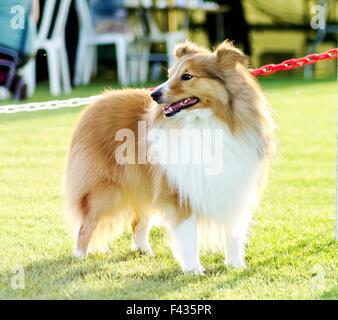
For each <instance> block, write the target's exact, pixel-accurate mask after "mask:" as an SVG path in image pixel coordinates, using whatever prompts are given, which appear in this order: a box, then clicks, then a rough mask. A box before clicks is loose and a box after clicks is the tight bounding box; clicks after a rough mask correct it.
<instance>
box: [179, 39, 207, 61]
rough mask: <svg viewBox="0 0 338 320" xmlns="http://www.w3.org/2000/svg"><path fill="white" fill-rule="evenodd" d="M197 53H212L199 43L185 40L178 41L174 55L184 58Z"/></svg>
mask: <svg viewBox="0 0 338 320" xmlns="http://www.w3.org/2000/svg"><path fill="white" fill-rule="evenodd" d="M195 53H210V51H209V50H208V49H205V48H202V47H200V46H198V45H197V44H195V43H193V42H191V41H189V40H186V41H185V42H181V43H177V44H176V45H175V48H174V56H175V57H176V59H179V58H182V57H183V56H185V55H188V54H195Z"/></svg>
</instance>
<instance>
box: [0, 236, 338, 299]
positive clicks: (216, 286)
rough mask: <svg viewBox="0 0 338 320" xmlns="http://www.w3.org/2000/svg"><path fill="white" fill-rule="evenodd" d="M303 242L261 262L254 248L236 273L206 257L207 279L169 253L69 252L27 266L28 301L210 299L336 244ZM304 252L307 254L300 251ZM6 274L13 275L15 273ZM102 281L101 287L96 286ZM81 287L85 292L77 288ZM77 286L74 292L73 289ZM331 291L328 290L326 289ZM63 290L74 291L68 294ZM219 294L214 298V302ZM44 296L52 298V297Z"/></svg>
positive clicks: (215, 258)
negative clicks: (38, 295) (82, 255)
mask: <svg viewBox="0 0 338 320" xmlns="http://www.w3.org/2000/svg"><path fill="white" fill-rule="evenodd" d="M313 241H314V242H312V241H309V240H308V239H307V240H300V241H297V242H296V243H293V244H292V245H291V246H288V247H285V248H283V249H280V250H279V251H278V250H277V251H274V252H273V254H272V255H271V256H267V257H266V256H265V257H262V258H261V259H256V257H254V255H256V253H255V252H251V250H249V255H248V268H247V269H244V270H236V271H234V270H231V269H229V268H227V267H226V266H224V265H223V256H222V255H216V254H211V255H205V256H203V257H202V263H203V264H204V265H205V267H206V269H207V271H206V274H205V276H198V275H184V274H183V273H182V272H181V271H180V268H179V267H178V265H177V264H176V263H175V262H174V259H173V257H172V256H171V255H170V254H169V252H167V251H166V250H164V251H162V252H160V253H159V255H158V257H148V256H145V255H142V254H140V253H138V252H133V251H131V250H128V249H124V250H121V251H119V253H115V254H114V253H113V254H111V253H106V254H94V255H92V256H89V257H88V258H87V259H85V260H78V259H76V258H74V257H72V256H70V255H67V254H64V255H62V256H59V257H57V258H55V259H42V260H39V261H35V262H33V263H31V264H28V265H26V266H24V269H25V277H26V279H27V284H28V287H29V288H31V289H32V290H27V292H26V293H23V294H24V296H23V298H27V297H29V298H35V296H34V294H31V293H30V292H35V290H34V289H35V288H38V289H37V291H38V292H39V291H40V292H41V291H45V290H44V287H46V286H48V288H49V290H50V292H51V291H55V292H60V293H59V295H58V297H59V298H61V299H62V298H71V299H77V298H89V299H95V298H103V299H166V298H173V297H177V298H184V297H185V296H186V295H187V294H188V292H189V288H190V287H191V286H200V288H201V289H198V290H196V289H194V291H195V290H196V291H197V292H198V294H197V295H194V296H193V297H192V296H189V297H190V298H194V299H207V298H209V296H208V295H210V293H212V292H214V291H216V290H220V289H224V288H236V287H237V286H240V285H241V284H242V283H243V282H245V281H247V280H248V279H250V278H251V277H254V276H255V274H257V273H263V274H264V271H263V269H264V268H266V267H267V266H271V267H272V268H277V269H278V268H281V267H283V266H285V265H288V264H289V263H290V261H289V260H288V259H285V257H286V256H288V255H293V254H295V253H299V252H300V251H301V252H303V254H304V255H303V256H302V258H306V256H313V255H315V254H316V253H317V252H318V251H319V250H323V249H324V247H325V248H326V249H327V250H328V247H330V246H331V245H335V244H334V241H332V243H327V242H326V243H321V242H315V241H316V240H315V239H313ZM300 249H301V250H300ZM0 276H6V277H8V279H9V277H10V273H7V274H3V275H0ZM96 283H99V285H96ZM79 284H80V288H79V289H76V287H77V286H78V285H79ZM69 288H71V289H69ZM326 290H327V289H326ZM62 292H68V293H69V292H70V293H69V294H68V295H65V296H62ZM212 296H213V295H210V297H211V298H212ZM44 298H49V295H48V293H46V296H45V297H44Z"/></svg>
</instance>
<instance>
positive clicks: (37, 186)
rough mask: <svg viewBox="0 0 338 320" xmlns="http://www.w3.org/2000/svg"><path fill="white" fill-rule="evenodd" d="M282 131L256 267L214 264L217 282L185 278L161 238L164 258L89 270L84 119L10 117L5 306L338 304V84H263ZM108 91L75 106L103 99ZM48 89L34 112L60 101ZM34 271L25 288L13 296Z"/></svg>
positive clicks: (93, 89) (119, 261)
mask: <svg viewBox="0 0 338 320" xmlns="http://www.w3.org/2000/svg"><path fill="white" fill-rule="evenodd" d="M261 82H262V85H263V87H264V90H265V91H266V93H267V95H268V97H269V99H270V100H271V103H272V106H273V110H274V117H275V120H276V122H277V125H278V131H277V136H278V142H279V155H278V158H277V159H276V160H275V161H274V163H273V167H272V170H271V177H270V184H269V186H268V189H267V190H266V192H265V195H264V198H263V201H262V204H261V207H260V209H259V210H258V211H257V212H256V213H255V219H254V220H255V222H254V225H253V226H252V229H251V236H250V241H249V244H248V248H247V268H246V269H245V270H232V269H229V268H227V267H225V266H223V257H222V255H220V254H208V255H203V256H202V263H203V264H204V266H205V267H206V269H207V272H206V276H201V277H200V276H192V275H183V274H182V273H181V272H180V268H179V267H178V265H177V264H176V262H175V261H174V259H173V258H172V256H171V253H170V250H169V248H168V246H167V244H166V243H165V238H164V235H163V230H161V229H154V230H153V231H152V233H151V243H152V245H153V249H154V252H155V254H156V257H154V258H150V257H148V256H143V255H140V254H137V253H132V252H131V251H130V245H131V241H130V235H129V234H124V235H123V236H122V237H121V238H119V239H117V240H116V241H115V242H113V243H112V244H111V250H110V252H109V253H108V254H97V255H94V256H90V257H89V258H88V259H86V260H83V261H79V260H77V259H75V258H73V257H72V255H71V253H72V242H71V240H70V237H69V236H68V234H67V233H66V231H65V228H64V224H63V212H62V211H63V209H62V199H61V197H60V189H61V179H62V174H63V168H64V163H65V158H66V152H67V148H68V144H69V141H70V136H71V133H72V131H73V129H74V126H75V124H76V121H77V119H78V117H79V113H80V111H81V108H75V109H61V110H54V111H41V112H31V113H19V114H12V115H0V146H1V154H0V299H27V298H32V299H82V298H84V299H94V298H103V299H337V298H338V286H337V274H338V271H337V262H338V258H337V253H338V250H337V249H338V245H337V242H335V240H334V227H335V150H336V143H335V141H336V140H335V139H336V129H335V128H336V111H335V104H336V82H335V80H333V79H332V80H313V81H304V80H302V79H298V80H297V79H287V78H284V79H278V78H272V77H269V78H265V79H262V80H261ZM103 87H104V84H103V83H102V82H97V83H94V84H93V85H91V86H89V87H82V88H78V89H76V90H75V91H74V92H73V94H72V96H87V95H91V94H96V93H97V92H99V91H100V90H101V89H102V88H103ZM46 92H47V87H46V86H41V87H40V90H39V91H38V92H37V94H36V96H35V97H33V99H32V100H33V101H38V100H39V101H40V100H47V99H50V97H49V96H48V94H46ZM17 265H19V266H22V267H23V269H24V272H25V289H17V290H14V289H12V288H11V278H12V276H13V275H14V273H13V268H14V267H15V266H17Z"/></svg>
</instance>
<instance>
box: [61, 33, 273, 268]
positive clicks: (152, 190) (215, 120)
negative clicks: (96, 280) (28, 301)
mask: <svg viewBox="0 0 338 320" xmlns="http://www.w3.org/2000/svg"><path fill="white" fill-rule="evenodd" d="M174 55H175V58H176V60H175V64H174V65H173V67H172V68H171V69H170V70H169V72H168V80H167V81H166V82H164V83H163V84H162V85H160V86H158V87H157V88H156V89H155V90H153V91H149V90H146V89H123V90H110V91H106V92H104V93H103V94H102V95H100V96H99V97H98V98H97V99H96V100H95V101H94V102H93V103H92V104H91V105H89V106H88V107H87V109H86V110H85V111H84V112H83V114H82V116H81V119H80V121H79V123H78V125H77V128H76V130H75V133H74V135H73V138H72V142H71V146H70V150H69V155H68V163H67V168H66V177H65V199H66V217H67V218H68V220H69V222H70V225H71V227H72V231H73V234H74V237H75V242H76V244H75V250H74V254H75V256H77V257H85V256H86V255H87V254H88V253H89V252H92V251H93V250H95V249H97V250H106V249H107V245H108V243H109V241H110V240H111V238H112V237H114V236H116V235H117V233H118V231H121V230H123V228H124V226H126V225H129V226H130V229H131V233H132V242H133V246H132V247H133V248H134V249H135V250H139V251H141V252H144V253H147V254H149V255H153V251H152V249H151V246H150V244H149V240H148V236H149V232H150V229H151V226H152V222H153V217H155V216H160V217H161V218H162V221H163V223H164V226H165V227H166V230H168V235H169V240H170V241H169V242H170V245H171V250H172V253H173V256H174V257H175V258H176V260H177V261H178V263H179V264H180V266H181V268H182V270H183V271H184V272H192V273H197V274H200V273H203V271H204V268H203V267H202V266H201V264H200V260H199V253H200V251H201V249H202V248H205V247H206V248H216V249H218V250H222V252H223V253H224V255H225V260H224V261H225V262H224V263H225V264H226V265H228V266H231V267H234V268H243V267H244V266H245V262H244V260H245V259H244V256H245V246H246V241H247V235H248V228H249V225H250V222H251V217H252V210H253V209H255V207H256V206H257V204H258V200H259V195H260V193H261V189H262V186H263V185H264V181H265V180H266V177H267V172H268V167H269V163H270V159H271V155H272V153H273V149H274V139H273V131H274V123H273V121H272V118H271V114H270V109H269V106H268V103H267V101H266V99H265V97H264V95H263V93H262V91H261V89H260V87H259V85H258V83H257V81H256V80H255V79H254V78H253V77H252V76H251V75H250V70H249V68H248V65H247V59H246V56H245V55H244V54H243V53H242V52H241V51H240V50H239V49H237V48H235V47H234V46H233V45H232V43H231V42H229V41H227V40H226V41H224V42H223V43H221V44H220V45H219V46H218V47H217V48H216V49H214V50H213V51H210V50H208V49H205V48H202V47H200V46H198V45H196V44H194V43H192V42H190V41H186V42H184V43H179V44H177V45H176V47H175V51H174Z"/></svg>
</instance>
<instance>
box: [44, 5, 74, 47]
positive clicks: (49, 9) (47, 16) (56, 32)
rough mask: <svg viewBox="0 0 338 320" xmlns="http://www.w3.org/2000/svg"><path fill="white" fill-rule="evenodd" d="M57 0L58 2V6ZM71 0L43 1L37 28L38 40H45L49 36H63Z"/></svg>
mask: <svg viewBox="0 0 338 320" xmlns="http://www.w3.org/2000/svg"><path fill="white" fill-rule="evenodd" d="M57 2H59V5H58V7H57ZM71 2H72V0H60V1H56V0H46V1H45V6H44V9H43V12H42V19H41V24H40V27H39V30H38V41H45V40H48V39H49V38H56V37H63V36H64V34H65V28H66V22H67V18H68V13H69V7H70V4H71ZM56 8H57V12H56V14H55V22H54V25H53V17H54V12H55V10H56ZM49 35H50V37H49Z"/></svg>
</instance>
